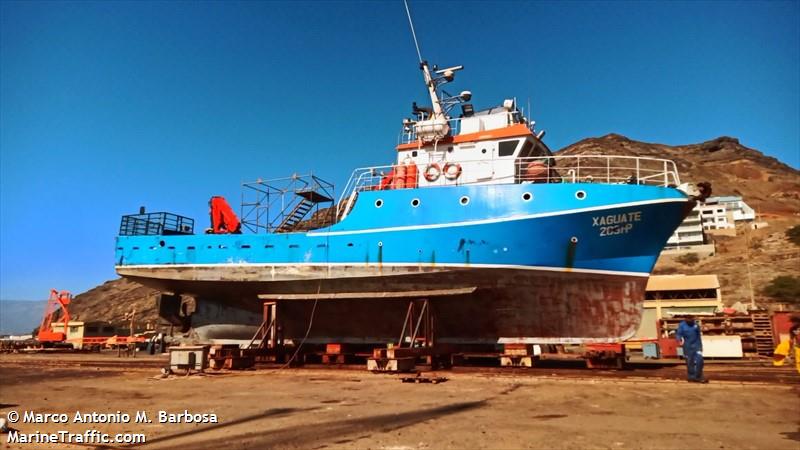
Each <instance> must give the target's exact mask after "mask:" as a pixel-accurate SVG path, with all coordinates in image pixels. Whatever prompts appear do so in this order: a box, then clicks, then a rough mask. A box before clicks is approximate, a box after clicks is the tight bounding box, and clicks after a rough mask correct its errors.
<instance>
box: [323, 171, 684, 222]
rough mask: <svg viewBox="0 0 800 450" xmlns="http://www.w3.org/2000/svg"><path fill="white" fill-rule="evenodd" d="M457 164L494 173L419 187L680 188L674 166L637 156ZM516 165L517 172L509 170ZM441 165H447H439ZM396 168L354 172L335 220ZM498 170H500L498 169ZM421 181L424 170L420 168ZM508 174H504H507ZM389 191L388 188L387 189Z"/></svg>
mask: <svg viewBox="0 0 800 450" xmlns="http://www.w3.org/2000/svg"><path fill="white" fill-rule="evenodd" d="M453 162H458V164H460V165H461V166H462V167H463V168H464V171H465V173H466V171H468V170H469V168H470V167H471V166H477V165H478V164H480V165H481V168H482V170H486V169H487V167H486V166H487V165H488V166H489V167H490V168H491V173H492V174H495V175H493V176H492V177H491V178H489V179H480V180H474V181H465V180H469V177H468V176H461V177H459V178H456V179H455V180H451V179H448V178H446V177H444V176H441V177H439V179H438V180H437V182H436V183H435V184H427V183H421V186H420V187H440V186H463V185H480V184H515V183H604V184H640V185H652V186H678V185H680V177H679V175H678V169H677V168H676V166H675V163H674V162H673V161H671V160H668V159H659V158H647V157H638V156H612V155H570V156H548V157H531V158H516V159H514V160H511V161H510V160H509V159H494V160H479V161H453ZM509 164H513V166H514V170H513V173H512V171H510V170H509ZM439 165H440V166H443V165H444V162H439ZM393 167H394V166H392V165H389V166H375V167H363V168H359V169H356V170H354V171H353V174H352V175H351V176H350V179H349V180H348V182H347V185H345V188H344V190H343V191H342V196H341V197H340V199H339V202H338V204H337V211H336V217H337V218H339V219H343V218H344V217H345V216H346V215H347V214H348V213H349V212H350V209H351V208H352V206H353V203H354V202H355V198H356V196H357V195H358V193H359V192H361V191H372V190H378V189H381V181H382V180H384V178H385V177H386V176H388V174H389V173H390V172H391V170H392V168H393ZM496 168H498V169H499V170H495V169H496ZM418 169H419V175H418V177H419V179H420V180H422V174H423V172H424V170H425V167H422V166H420V167H419V168H418ZM504 174H505V175H504ZM386 188H389V187H386Z"/></svg>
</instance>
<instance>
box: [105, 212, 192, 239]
mask: <svg viewBox="0 0 800 450" xmlns="http://www.w3.org/2000/svg"><path fill="white" fill-rule="evenodd" d="M192 233H194V219H191V218H189V217H184V216H179V215H177V214H172V213H167V212H156V213H145V214H130V215H127V216H122V221H121V222H120V226H119V235H120V236H142V235H145V236H147V235H169V234H192Z"/></svg>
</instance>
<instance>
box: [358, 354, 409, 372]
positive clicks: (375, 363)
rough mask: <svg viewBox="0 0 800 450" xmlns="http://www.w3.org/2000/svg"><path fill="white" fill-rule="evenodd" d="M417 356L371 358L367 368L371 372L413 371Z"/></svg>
mask: <svg viewBox="0 0 800 450" xmlns="http://www.w3.org/2000/svg"><path fill="white" fill-rule="evenodd" d="M415 360H416V358H412V357H407V358H370V359H368V360H367V370H369V371H370V372H412V371H413V370H414V368H415V367H416V365H415Z"/></svg>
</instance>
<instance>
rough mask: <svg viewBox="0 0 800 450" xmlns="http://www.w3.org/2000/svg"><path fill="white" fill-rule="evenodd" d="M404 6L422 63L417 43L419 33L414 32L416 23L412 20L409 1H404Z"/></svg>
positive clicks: (420, 59)
mask: <svg viewBox="0 0 800 450" xmlns="http://www.w3.org/2000/svg"><path fill="white" fill-rule="evenodd" d="M403 4H404V5H406V15H407V16H408V24H409V25H411V36H413V37H414V46H416V47H417V56H418V57H419V62H422V52H420V51H419V42H417V33H416V32H415V31H414V22H413V21H412V20H411V11H409V9H408V0H403Z"/></svg>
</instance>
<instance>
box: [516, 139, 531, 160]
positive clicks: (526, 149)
mask: <svg viewBox="0 0 800 450" xmlns="http://www.w3.org/2000/svg"><path fill="white" fill-rule="evenodd" d="M531 150H533V142H531V141H528V140H526V141H525V143H524V144H522V150H520V152H519V157H520V158H528V157H531V156H534V155H533V152H532V151H531Z"/></svg>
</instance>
